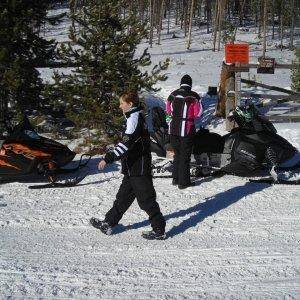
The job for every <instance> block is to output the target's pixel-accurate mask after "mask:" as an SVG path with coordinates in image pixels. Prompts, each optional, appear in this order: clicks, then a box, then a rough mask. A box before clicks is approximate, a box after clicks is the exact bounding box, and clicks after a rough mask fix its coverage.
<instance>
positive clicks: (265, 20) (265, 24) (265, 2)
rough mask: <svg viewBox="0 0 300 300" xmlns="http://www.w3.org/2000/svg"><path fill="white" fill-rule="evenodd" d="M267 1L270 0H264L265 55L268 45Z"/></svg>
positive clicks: (264, 54)
mask: <svg viewBox="0 0 300 300" xmlns="http://www.w3.org/2000/svg"><path fill="white" fill-rule="evenodd" d="M267 2H268V0H264V15H263V18H264V19H263V55H262V56H263V57H265V56H266V45H267V39H266V31H267Z"/></svg>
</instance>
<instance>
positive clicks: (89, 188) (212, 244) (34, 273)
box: [0, 26, 300, 300]
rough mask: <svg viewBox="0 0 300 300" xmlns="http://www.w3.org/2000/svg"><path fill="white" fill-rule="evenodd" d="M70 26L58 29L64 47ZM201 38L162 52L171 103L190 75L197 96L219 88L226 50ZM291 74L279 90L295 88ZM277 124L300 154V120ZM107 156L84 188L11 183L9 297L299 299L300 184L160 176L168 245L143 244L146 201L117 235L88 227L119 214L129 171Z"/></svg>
mask: <svg viewBox="0 0 300 300" xmlns="http://www.w3.org/2000/svg"><path fill="white" fill-rule="evenodd" d="M60 30H61V31H59V32H56V33H55V31H53V30H52V29H51V30H50V31H49V32H50V33H51V36H52V37H53V36H55V37H56V38H57V39H58V40H60V41H61V40H64V39H65V38H66V34H65V27H64V26H61V29H60ZM46 34H47V30H46ZM179 36H180V35H179ZM194 36H195V39H194V44H193V45H192V50H191V51H189V52H186V51H185V48H184V40H183V39H182V38H179V39H169V38H168V36H167V35H165V36H164V37H163V45H162V46H157V45H156V46H154V47H153V49H151V53H152V57H153V59H154V60H157V61H158V60H161V59H163V58H165V57H166V56H169V57H171V59H172V63H171V66H170V69H169V70H168V72H169V75H170V77H169V79H168V81H166V82H164V83H162V84H161V87H162V91H161V92H160V93H159V94H158V95H159V96H160V97H163V98H165V97H166V96H167V95H168V94H169V93H170V91H172V90H173V89H175V88H177V86H178V82H179V80H180V77H181V76H182V75H184V74H185V73H190V74H191V75H192V77H193V79H194V83H195V84H194V87H195V89H196V91H198V92H205V91H206V90H207V86H208V85H217V83H218V80H219V72H220V70H219V67H220V64H221V59H222V57H223V53H222V52H216V53H213V52H211V50H210V49H211V45H210V44H209V43H210V42H209V41H208V39H209V36H207V35H206V36H205V35H204V36H202V33H200V32H198V35H194ZM240 38H241V39H242V38H244V39H246V38H247V36H246V34H245V35H243V36H240ZM203 41H204V42H203ZM253 47H257V45H254V46H253ZM254 50H255V49H254ZM272 51H273V50H272ZM272 54H274V55H275V56H276V57H278V56H282V59H289V58H290V57H291V56H292V54H291V52H289V51H286V50H285V51H283V52H280V51H279V52H278V51H276V52H275V51H273V52H272ZM46 73H47V72H46ZM46 73H43V74H44V75H45V74H46ZM287 73H288V72H286V73H284V74H283V73H281V72H280V73H278V74H276V77H272V80H273V84H274V85H276V83H278V85H280V86H283V87H288V86H289V85H290V79H289V74H287ZM47 74H48V75H47ZM47 74H46V75H45V79H49V77H48V76H49V72H48V73H47ZM276 126H277V129H278V130H279V134H281V135H282V136H284V137H285V138H287V139H288V140H289V141H290V142H292V143H293V145H295V146H296V147H297V148H298V149H300V126H299V123H297V124H278V125H276ZM98 159H99V158H93V160H92V161H91V162H90V164H89V167H90V170H89V175H88V176H87V177H86V179H85V180H84V181H83V182H82V183H81V184H79V185H78V186H76V187H73V188H64V189H44V190H30V189H28V186H30V185H33V184H40V183H39V182H38V181H36V180H35V179H33V178H30V179H29V181H28V182H14V183H6V184H0V299H6V298H12V299H16V298H17V299H19V298H20V299H32V298H35V299H36V298H44V299H45V298H46V299H59V298H75V299H122V300H123V299H200V298H203V299H300V275H299V271H300V270H299V269H300V235H299V232H300V221H299V220H300V218H299V217H300V188H299V186H281V185H275V186H269V185H265V184H255V183H249V182H248V181H247V179H246V178H241V177H235V176H229V175H228V176H224V177H221V178H215V179H211V178H206V179H198V180H197V185H196V186H195V187H193V188H188V189H186V190H178V189H177V188H175V187H173V186H172V185H171V179H155V181H154V184H155V188H156V191H157V199H158V202H159V204H160V206H161V209H162V211H163V213H164V215H165V216H166V219H167V232H168V239H167V240H165V241H146V240H144V239H142V238H141V236H140V234H141V231H143V230H145V229H146V228H147V227H148V221H147V220H146V219H147V218H146V215H145V214H144V213H143V212H141V210H140V209H139V208H138V206H137V204H136V203H134V205H133V206H132V207H131V208H130V209H129V211H128V213H127V214H126V215H125V216H124V218H123V219H122V221H121V225H120V226H118V228H116V230H115V235H113V236H104V235H103V234H101V233H100V232H99V231H97V230H96V229H94V228H92V227H91V226H90V225H89V222H88V221H89V218H90V217H92V216H96V217H100V218H101V217H103V216H104V214H105V213H106V211H107V210H108V209H109V208H110V207H111V205H112V203H113V201H114V198H115V195H116V192H117V189H118V187H119V185H120V182H121V179H122V175H121V174H120V173H119V169H120V165H119V164H113V165H111V166H110V167H109V168H108V169H106V170H105V172H103V173H99V172H98V171H97V169H96V166H97V163H98Z"/></svg>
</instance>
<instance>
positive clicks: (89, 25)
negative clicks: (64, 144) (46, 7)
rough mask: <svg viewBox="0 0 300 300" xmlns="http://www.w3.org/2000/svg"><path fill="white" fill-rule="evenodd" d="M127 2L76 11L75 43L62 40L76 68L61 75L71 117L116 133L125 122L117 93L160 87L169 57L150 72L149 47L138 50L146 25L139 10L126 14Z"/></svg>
mask: <svg viewBox="0 0 300 300" xmlns="http://www.w3.org/2000/svg"><path fill="white" fill-rule="evenodd" d="M124 8H126V1H120V0H110V1H108V0H101V1H99V0H98V1H97V0H93V1H89V2H87V4H86V5H85V6H84V7H82V9H81V10H79V11H77V12H74V15H73V18H74V20H75V24H77V25H75V28H74V27H71V28H70V34H69V38H70V40H71V42H68V43H67V44H63V45H62V46H61V49H60V55H61V58H62V60H63V61H65V62H70V63H71V64H74V62H76V65H77V67H76V68H75V69H73V71H72V73H71V74H69V75H59V74H56V75H55V77H56V83H55V86H56V91H58V92H57V94H58V95H59V97H61V99H64V101H65V103H66V106H67V113H68V116H69V117H71V119H73V120H74V121H75V123H76V124H77V125H78V126H80V127H82V126H84V127H88V128H98V129H100V130H102V131H104V132H106V133H111V134H112V135H114V134H115V133H116V132H117V131H118V128H119V126H120V122H121V118H120V117H121V114H120V111H119V101H118V97H119V96H120V95H121V94H122V93H123V92H125V91H141V90H155V89H154V88H153V86H154V84H155V83H156V82H157V81H158V80H166V79H167V77H166V76H165V75H161V74H160V71H161V70H162V69H166V68H167V65H168V60H167V61H166V62H164V63H159V65H157V66H155V67H154V69H153V70H152V71H151V74H149V73H148V71H141V67H146V66H149V65H150V63H151V59H150V54H149V53H148V52H147V49H146V50H144V52H143V53H142V55H141V56H138V55H137V54H136V48H137V45H138V44H140V42H141V41H142V39H143V38H146V37H147V33H148V32H147V28H146V26H145V24H144V23H141V21H139V19H138V14H137V12H136V11H135V10H128V9H127V11H126V13H125V14H124Z"/></svg>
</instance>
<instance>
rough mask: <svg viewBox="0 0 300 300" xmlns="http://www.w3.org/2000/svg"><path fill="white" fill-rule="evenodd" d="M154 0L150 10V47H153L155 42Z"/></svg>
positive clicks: (151, 1)
mask: <svg viewBox="0 0 300 300" xmlns="http://www.w3.org/2000/svg"><path fill="white" fill-rule="evenodd" d="M153 1H154V0H150V8H149V9H150V12H149V17H150V32H149V44H150V48H152V44H153Z"/></svg>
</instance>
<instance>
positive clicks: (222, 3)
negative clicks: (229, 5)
mask: <svg viewBox="0 0 300 300" xmlns="http://www.w3.org/2000/svg"><path fill="white" fill-rule="evenodd" d="M219 1H220V12H219V25H218V28H219V36H218V51H220V48H221V35H222V21H223V11H224V8H225V5H224V4H225V2H224V0H219Z"/></svg>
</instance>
